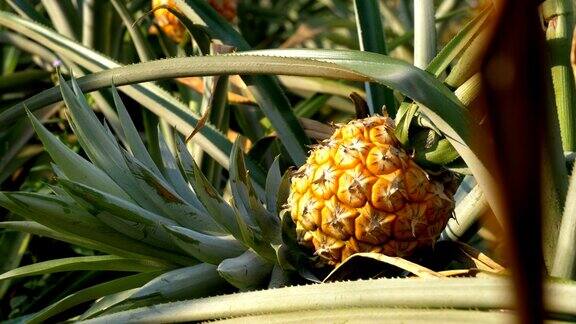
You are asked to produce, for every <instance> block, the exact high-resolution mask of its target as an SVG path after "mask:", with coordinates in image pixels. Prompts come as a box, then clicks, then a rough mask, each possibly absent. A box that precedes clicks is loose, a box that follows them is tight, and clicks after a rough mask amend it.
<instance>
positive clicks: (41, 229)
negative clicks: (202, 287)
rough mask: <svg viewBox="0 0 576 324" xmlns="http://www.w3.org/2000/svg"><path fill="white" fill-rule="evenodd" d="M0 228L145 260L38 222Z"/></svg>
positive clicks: (12, 224) (18, 223)
mask: <svg viewBox="0 0 576 324" xmlns="http://www.w3.org/2000/svg"><path fill="white" fill-rule="evenodd" d="M0 228H5V229H7V230H11V231H19V232H24V233H30V234H34V235H39V236H45V237H49V238H52V239H55V240H58V241H62V242H67V243H70V244H74V245H78V246H81V247H84V248H87V249H92V250H95V251H101V252H104V253H108V254H113V255H117V256H121V257H125V258H147V257H146V255H144V254H139V253H134V252H129V251H127V250H124V249H122V248H121V247H116V246H113V245H110V244H106V243H102V242H98V241H94V240H91V239H88V238H86V237H83V236H79V235H74V234H72V233H68V232H63V231H62V230H61V229H60V231H55V230H53V229H51V228H49V227H47V226H44V225H42V224H40V223H38V222H32V221H15V222H14V221H12V222H0Z"/></svg>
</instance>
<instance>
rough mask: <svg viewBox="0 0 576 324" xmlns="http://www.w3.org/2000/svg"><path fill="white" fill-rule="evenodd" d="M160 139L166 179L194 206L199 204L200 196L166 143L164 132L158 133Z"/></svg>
mask: <svg viewBox="0 0 576 324" xmlns="http://www.w3.org/2000/svg"><path fill="white" fill-rule="evenodd" d="M158 141H159V146H160V154H161V156H162V161H163V162H164V172H165V176H166V180H168V181H169V182H170V184H171V185H172V188H174V190H175V191H176V192H177V193H178V194H179V195H180V197H182V199H184V200H185V201H186V202H187V203H189V204H191V205H193V206H198V204H199V201H198V198H197V197H196V195H194V193H193V192H192V191H191V190H190V187H189V186H188V183H187V182H186V179H185V178H184V176H183V175H182V172H180V168H178V163H177V162H176V159H175V158H174V155H172V152H171V151H170V149H169V148H168V144H167V143H166V141H165V139H164V136H163V135H162V134H158Z"/></svg>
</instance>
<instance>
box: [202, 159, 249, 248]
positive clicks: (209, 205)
mask: <svg viewBox="0 0 576 324" xmlns="http://www.w3.org/2000/svg"><path fill="white" fill-rule="evenodd" d="M191 162H192V167H193V169H192V176H193V177H192V178H193V187H194V190H195V192H196V194H197V195H198V198H199V199H200V201H201V202H202V204H203V205H204V206H205V207H206V210H208V212H209V213H210V215H211V216H212V218H213V219H214V220H215V221H216V222H217V223H218V224H219V225H220V226H222V228H224V229H226V232H227V233H228V234H231V235H233V236H234V237H235V238H237V239H240V240H241V239H242V234H241V232H240V228H239V226H238V223H237V222H236V215H235V213H234V210H233V209H232V207H231V206H230V205H229V204H228V203H227V202H226V201H224V199H223V198H222V197H221V196H220V194H219V193H218V192H217V191H216V189H215V188H214V187H213V186H212V184H210V181H208V179H206V177H205V176H204V175H203V174H202V171H201V170H200V168H199V167H198V165H196V163H195V162H194V161H191Z"/></svg>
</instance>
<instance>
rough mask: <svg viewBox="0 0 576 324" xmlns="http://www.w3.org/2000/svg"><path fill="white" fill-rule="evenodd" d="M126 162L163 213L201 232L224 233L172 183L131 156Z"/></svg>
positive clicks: (146, 195) (141, 188)
mask: <svg viewBox="0 0 576 324" xmlns="http://www.w3.org/2000/svg"><path fill="white" fill-rule="evenodd" d="M126 162H127V163H128V168H129V170H130V172H131V173H132V174H133V175H134V177H135V179H136V180H135V183H136V185H138V186H139V187H140V190H142V192H143V193H144V194H145V197H147V199H150V200H151V201H152V202H153V204H154V205H155V206H157V208H158V209H159V210H161V211H162V215H164V216H166V217H168V218H170V219H172V220H174V221H176V222H178V223H179V224H180V225H182V226H185V227H189V228H191V229H194V230H197V231H199V232H203V233H223V230H222V228H221V227H220V226H219V225H218V224H217V222H215V221H214V220H213V219H212V218H211V217H210V215H208V214H205V213H204V212H203V211H201V210H198V209H196V208H195V207H194V206H192V205H190V204H187V203H186V202H184V200H183V199H182V198H181V197H180V196H179V195H178V193H176V192H175V191H174V190H173V189H172V188H171V187H170V185H168V184H167V183H166V182H165V181H163V180H162V179H160V178H158V177H156V176H155V175H154V173H152V172H151V171H150V170H148V169H147V168H146V167H145V166H144V165H142V164H141V163H140V162H138V161H137V160H134V159H130V157H127V159H126Z"/></svg>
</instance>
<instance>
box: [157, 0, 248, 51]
mask: <svg viewBox="0 0 576 324" xmlns="http://www.w3.org/2000/svg"><path fill="white" fill-rule="evenodd" d="M208 2H209V3H210V5H211V6H212V8H214V9H215V10H216V11H217V12H218V13H220V14H221V15H222V16H223V17H224V18H226V20H228V21H232V20H234V18H236V7H237V0H209V1H208ZM160 6H167V7H170V8H176V4H175V3H174V1H173V0H152V8H153V9H154V8H156V7H160ZM154 21H155V22H156V24H157V25H158V26H159V27H160V28H161V29H162V31H163V32H164V34H166V35H167V36H168V37H169V38H170V39H172V40H173V41H175V42H177V43H180V42H181V41H182V40H183V39H184V36H185V35H186V28H185V27H184V26H183V25H182V23H180V21H179V20H178V18H177V17H176V16H175V15H174V14H172V13H171V12H170V11H169V10H167V9H165V8H159V9H156V10H154Z"/></svg>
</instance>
